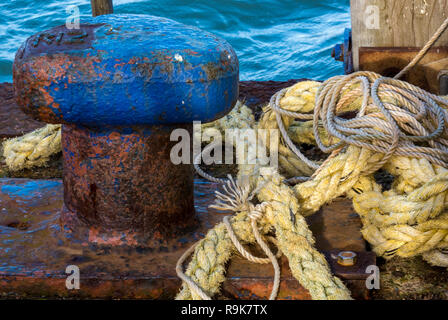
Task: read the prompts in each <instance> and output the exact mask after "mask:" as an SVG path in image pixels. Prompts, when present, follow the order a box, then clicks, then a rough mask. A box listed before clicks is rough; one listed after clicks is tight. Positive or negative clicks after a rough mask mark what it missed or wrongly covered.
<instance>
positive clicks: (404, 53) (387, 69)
mask: <svg viewBox="0 0 448 320" xmlns="http://www.w3.org/2000/svg"><path fill="white" fill-rule="evenodd" d="M420 49H421V48H410V47H390V48H389V47H384V48H383V47H378V48H377V47H372V48H370V47H361V48H359V69H360V70H368V71H374V72H376V73H379V74H381V75H383V76H386V77H394V76H395V75H396V74H397V73H398V72H399V71H400V70H401V69H403V68H404V67H405V66H406V65H407V64H408V63H409V62H411V60H412V59H413V58H414V57H415V56H416V55H417V53H418V52H419V51H420ZM447 68H448V47H437V48H432V49H430V50H429V51H428V53H427V54H426V55H425V56H424V57H423V59H422V60H421V61H420V62H419V63H418V64H417V65H416V66H415V67H414V68H412V69H411V70H410V71H409V72H408V73H407V74H406V75H404V76H403V78H402V80H404V81H407V82H410V83H412V84H413V85H416V86H418V87H421V88H423V89H425V90H428V91H430V92H432V93H436V94H438V93H439V81H438V79H437V76H438V74H439V71H440V70H442V69H447Z"/></svg>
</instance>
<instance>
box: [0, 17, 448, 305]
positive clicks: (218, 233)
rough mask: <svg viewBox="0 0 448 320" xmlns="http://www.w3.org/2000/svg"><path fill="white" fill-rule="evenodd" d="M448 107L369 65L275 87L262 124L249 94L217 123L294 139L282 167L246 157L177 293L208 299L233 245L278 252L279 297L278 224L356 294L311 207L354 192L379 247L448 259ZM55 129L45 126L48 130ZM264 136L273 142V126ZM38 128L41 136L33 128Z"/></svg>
mask: <svg viewBox="0 0 448 320" xmlns="http://www.w3.org/2000/svg"><path fill="white" fill-rule="evenodd" d="M447 26H448V19H447V20H446V21H445V22H444V23H443V24H442V26H441V27H440V28H439V30H438V31H437V32H436V34H435V35H434V36H433V37H432V38H431V39H430V41H429V42H428V43H427V45H425V47H424V48H423V49H422V50H421V52H420V53H419V54H418V55H417V56H416V57H415V59H414V60H413V61H412V62H411V63H410V64H409V65H408V66H407V67H406V68H405V69H403V70H402V72H400V73H399V74H398V75H397V76H396V78H399V77H401V76H402V75H403V74H404V73H406V72H407V71H408V70H409V69H410V68H412V67H413V66H414V65H415V64H417V63H418V61H419V60H420V59H421V58H422V57H423V56H424V54H425V53H426V52H427V51H428V50H429V48H430V47H431V46H432V45H433V44H434V43H435V41H436V40H437V39H438V37H439V36H440V35H441V34H442V33H443V31H444V30H445V29H446V28H447ZM447 107H448V101H447V100H445V99H444V98H441V97H438V96H436V95H433V94H430V93H428V92H426V91H424V90H422V89H420V88H417V87H415V86H412V85H410V84H408V83H406V82H403V81H399V80H396V79H390V78H384V77H381V76H380V75H377V74H375V73H372V72H357V73H354V74H351V75H348V76H339V77H333V78H331V79H329V80H327V81H325V82H324V83H323V84H320V83H316V82H310V81H309V82H302V83H298V84H296V85H294V86H293V87H290V88H288V89H285V90H282V91H280V92H279V93H277V94H276V95H274V96H273V97H272V99H271V103H270V105H269V106H268V107H267V108H266V109H265V110H264V113H263V115H262V118H261V120H260V121H259V123H257V124H254V123H253V117H252V121H250V119H249V118H250V117H247V119H245V116H247V110H248V109H247V107H246V108H244V106H242V104H240V105H239V109H238V110H237V111H236V113H235V118H233V117H230V118H226V119H224V120H223V121H221V122H217V123H215V124H213V125H216V126H218V127H219V129H220V130H224V129H228V128H235V127H239V126H241V125H242V124H243V125H244V126H245V127H249V128H250V127H252V128H262V129H272V128H278V129H279V130H280V132H281V133H282V137H283V142H284V144H286V146H285V145H284V144H283V143H282V144H281V145H280V146H279V163H280V168H279V169H280V170H281V174H280V172H278V170H276V169H275V168H269V167H263V166H262V165H259V164H258V165H240V168H239V179H238V180H237V181H236V182H233V180H230V181H232V182H231V184H230V185H228V188H227V189H225V193H226V194H223V193H217V200H218V201H217V203H216V204H215V208H218V209H227V210H229V209H230V210H231V211H234V212H235V215H233V216H232V217H227V218H225V221H224V222H223V223H221V224H218V225H217V226H215V227H214V228H213V229H212V230H210V231H209V232H208V233H207V235H206V237H205V238H204V239H202V240H201V241H199V242H198V243H197V244H195V245H194V246H192V247H191V248H190V249H189V250H187V251H186V252H185V254H184V255H183V256H182V257H181V259H180V260H179V262H178V264H177V266H176V271H177V273H178V275H179V277H181V279H182V280H183V281H184V284H183V287H182V290H181V291H180V293H179V294H178V296H177V299H210V297H211V296H213V295H214V294H216V293H217V292H218V291H219V288H220V285H221V284H222V282H223V281H224V280H225V264H226V262H227V261H228V260H229V259H231V257H232V255H234V254H235V252H236V251H239V252H241V254H243V255H244V256H246V257H248V258H249V259H252V260H253V261H255V262H266V261H267V260H269V261H270V262H271V263H272V264H273V266H274V269H275V281H274V286H273V288H274V289H273V291H272V293H271V296H270V298H275V296H276V294H277V291H278V285H279V268H278V263H277V261H276V258H275V256H274V255H273V254H272V252H271V251H270V249H269V247H268V246H267V244H266V242H265V241H264V240H263V236H267V235H268V234H269V233H271V232H272V231H275V237H276V240H277V246H278V248H279V252H281V253H283V254H284V255H285V256H286V257H287V259H288V261H289V266H290V268H291V271H292V274H293V276H294V277H295V278H296V279H297V280H298V281H299V282H300V283H301V284H302V285H303V286H304V287H305V288H306V289H308V290H309V292H310V294H311V296H312V297H313V299H350V293H349V291H348V290H347V288H346V287H345V286H344V284H343V283H342V282H341V281H340V279H338V278H337V277H334V276H333V275H332V274H331V272H330V270H329V267H328V264H327V262H326V260H325V258H324V257H323V256H322V255H321V254H320V253H319V252H317V250H316V249H315V248H314V238H313V236H312V233H311V231H310V230H309V229H308V226H307V224H306V222H305V219H304V217H305V216H307V215H309V214H312V213H314V212H316V211H317V210H318V209H319V208H320V207H321V206H322V205H323V204H325V203H328V202H330V201H332V200H333V199H335V198H336V197H338V196H341V195H346V196H348V197H351V198H353V205H354V208H355V210H356V211H357V213H358V214H359V215H360V217H361V220H362V223H363V229H362V230H361V231H362V234H363V236H364V237H365V239H366V240H367V241H369V242H370V243H371V244H372V246H373V249H374V251H375V252H376V253H377V254H378V255H382V256H385V257H386V258H390V257H392V256H394V255H399V256H402V257H410V256H415V255H422V257H423V258H424V259H426V260H427V261H429V262H430V263H431V264H434V265H439V266H445V267H448V255H447V251H448V213H447V212H445V210H446V209H447V208H448V169H447V156H448V154H447V145H448V144H447V143H448V135H447V128H446V124H445V123H446V121H447ZM347 111H352V112H353V111H355V112H356V117H354V118H351V119H346V118H344V117H342V114H343V113H344V112H347ZM310 112H312V114H311V113H310ZM243 113H244V116H241V117H239V118H238V115H239V114H243ZM235 119H238V120H240V121H235ZM295 119H298V120H310V121H306V122H303V121H297V120H295ZM232 120H233V122H232ZM46 128H47V129H48V126H47V127H46ZM43 131H45V130H43ZM297 133H300V134H297ZM39 134H40V133H39ZM48 137H49V136H48V135H47V134H45V138H46V139H47V141H49V140H48ZM262 138H263V137H262ZM263 139H265V140H266V141H264V142H265V146H269V145H270V144H269V143H268V142H269V141H268V140H269V139H270V137H267V138H263ZM31 140H32V141H34V142H37V144H39V143H40V141H39V139H37V138H36V139H35V137H34V138H33V139H31ZM31 140H30V141H31ZM52 141H53V140H52ZM10 142H11V141H10ZM20 142H21V141H20V139H19V140H15V142H14V144H15V146H14V148H10V147H8V146H7V144H8V142H6V144H5V148H4V149H5V150H14V157H16V155H17V154H18V153H19V152H18V151H17V150H21V149H20V148H18V147H17V146H18V145H19V144H20ZM294 142H295V143H298V144H300V143H310V142H314V143H315V144H317V146H318V147H319V148H320V149H321V150H322V151H324V152H327V153H331V155H330V157H328V158H327V160H325V161H324V162H323V163H317V162H313V161H311V160H309V159H307V158H306V157H305V156H304V155H303V154H302V152H301V151H300V150H299V148H297V147H296V146H295V144H294ZM52 145H54V146H57V143H53V144H52ZM59 148H60V147H59ZM53 149H54V148H53ZM53 149H52V151H54V150H53ZM26 150H27V151H26V154H27V155H26V156H25V157H23V156H21V157H19V159H20V161H19V162H15V161H13V162H11V163H16V164H17V163H23V164H24V163H26V161H27V158H28V156H29V154H32V153H33V152H32V151H31V153H30V148H27V149H26ZM45 152H47V154H48V150H45ZM40 153H42V151H41V152H40ZM8 157H9V155H7V157H6V158H7V159H8ZM36 164H42V163H41V162H39V163H36ZM19 166H20V165H19V164H17V165H16V168H18V167H19ZM380 168H385V169H386V170H388V171H389V172H390V173H391V174H393V175H395V176H397V179H396V181H395V183H394V185H393V188H392V190H390V191H385V192H381V187H380V186H379V185H378V184H377V183H376V182H375V180H374V178H373V175H372V173H373V172H375V171H377V170H378V169H380ZM200 173H201V172H200ZM202 174H203V175H204V176H206V177H207V176H209V178H210V177H211V176H210V175H207V174H206V173H205V172H203V171H202ZM244 177H246V178H247V179H244ZM290 178H293V179H292V180H289V181H288V182H289V183H291V182H301V183H298V184H297V185H295V186H294V187H290V186H289V185H288V184H286V183H285V181H286V180H285V179H290ZM217 181H223V180H217ZM242 181H247V182H246V183H243V182H242ZM226 182H227V181H226ZM257 201H258V202H259V203H258V204H257ZM256 243H257V244H258V245H260V246H261V248H262V249H263V251H264V252H265V254H266V255H267V256H268V258H267V259H261V260H260V258H257V257H253V256H252V255H251V254H249V253H248V252H247V250H245V249H244V247H243V246H242V245H243V244H256ZM189 255H192V259H191V261H190V263H189V265H188V268H187V270H186V271H185V272H183V271H182V263H183V262H184V261H185V260H186V258H187V257H188V256H189Z"/></svg>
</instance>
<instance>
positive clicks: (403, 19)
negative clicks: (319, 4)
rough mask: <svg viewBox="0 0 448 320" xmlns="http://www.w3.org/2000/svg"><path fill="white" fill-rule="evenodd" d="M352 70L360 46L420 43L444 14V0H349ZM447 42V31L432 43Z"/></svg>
mask: <svg viewBox="0 0 448 320" xmlns="http://www.w3.org/2000/svg"><path fill="white" fill-rule="evenodd" d="M350 6H351V18H352V47H353V59H354V61H353V63H354V67H355V70H357V68H358V66H359V65H358V52H357V51H358V50H357V49H359V48H361V47H423V46H424V45H425V43H426V42H427V41H428V40H429V38H430V37H431V36H432V35H433V34H434V32H435V31H436V30H437V29H438V28H439V26H440V25H441V24H442V23H443V21H444V20H445V19H446V18H447V17H448V0H351V1H350ZM443 45H445V46H446V45H448V32H445V33H444V34H443V35H442V36H441V37H440V39H439V41H438V42H437V43H435V45H434V46H435V47H437V46H443Z"/></svg>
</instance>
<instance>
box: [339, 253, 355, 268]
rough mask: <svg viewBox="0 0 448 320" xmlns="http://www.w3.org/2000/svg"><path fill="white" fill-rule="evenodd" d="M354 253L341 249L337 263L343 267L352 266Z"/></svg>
mask: <svg viewBox="0 0 448 320" xmlns="http://www.w3.org/2000/svg"><path fill="white" fill-rule="evenodd" d="M356 256H357V255H356V253H355V252H353V251H341V252H339V254H338V263H339V264H340V265H341V266H344V267H351V266H354V265H355V263H356Z"/></svg>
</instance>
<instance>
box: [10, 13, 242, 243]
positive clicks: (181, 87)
mask: <svg viewBox="0 0 448 320" xmlns="http://www.w3.org/2000/svg"><path fill="white" fill-rule="evenodd" d="M111 30H113V32H111ZM13 69H14V72H13V74H14V86H15V91H16V97H17V102H18V104H19V105H20V106H21V107H22V108H23V109H24V111H25V112H27V113H29V114H31V115H33V116H34V117H35V118H37V119H39V120H42V121H46V122H50V123H62V124H63V126H62V149H63V163H64V175H63V181H64V209H63V211H62V215H61V217H62V219H63V221H62V222H63V225H64V229H65V228H66V227H67V228H72V229H76V228H78V229H82V228H84V229H85V228H87V229H85V230H87V232H84V231H85V230H84V229H83V230H84V231H83V234H88V235H89V239H93V238H95V239H98V238H101V242H103V243H104V242H106V243H108V240H107V239H114V240H113V241H112V240H111V241H109V244H115V243H119V244H132V245H135V244H137V245H144V244H146V243H147V240H154V241H159V240H166V239H170V238H174V237H178V236H180V234H182V233H183V232H184V230H191V228H192V227H194V226H195V224H196V220H195V217H194V203H193V200H194V199H193V170H192V166H191V164H179V165H175V164H173V163H172V161H171V160H170V151H171V149H172V146H174V145H175V144H176V143H177V141H175V142H172V141H170V135H171V132H172V131H173V130H174V129H178V128H182V129H185V130H187V132H188V131H190V133H191V131H192V122H193V121H202V122H210V121H213V120H215V119H217V118H220V117H222V116H224V115H225V114H227V113H228V112H229V111H230V109H231V108H232V107H233V105H234V104H235V102H236V100H237V97H238V60H237V57H236V54H235V52H234V50H233V49H232V47H231V46H230V45H229V44H228V43H227V42H226V41H224V40H222V39H219V38H217V37H216V36H214V35H212V34H210V33H208V32H205V31H201V30H199V29H197V28H194V27H189V26H186V25H183V24H180V23H178V22H175V21H172V20H169V19H165V18H160V17H153V16H148V15H103V16H98V17H95V18H89V19H86V20H84V21H83V23H82V24H81V25H80V30H76V32H73V31H71V30H68V29H66V27H65V26H60V27H55V28H52V29H50V30H47V31H45V32H41V33H39V34H36V35H34V36H32V37H30V38H29V39H28V40H27V41H26V42H25V43H24V44H23V45H22V47H21V48H20V49H19V51H18V53H17V55H16V59H15V61H14V68H13ZM190 162H191V161H190ZM103 235H104V237H103ZM89 241H90V240H89Z"/></svg>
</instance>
